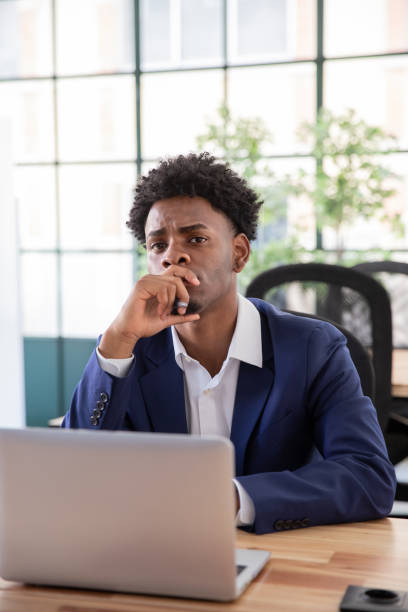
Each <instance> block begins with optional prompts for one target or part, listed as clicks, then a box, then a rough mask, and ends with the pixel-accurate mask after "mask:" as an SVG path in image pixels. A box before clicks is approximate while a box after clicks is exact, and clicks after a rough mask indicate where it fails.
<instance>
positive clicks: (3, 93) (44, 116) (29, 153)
mask: <svg viewBox="0 0 408 612" xmlns="http://www.w3.org/2000/svg"><path fill="white" fill-rule="evenodd" d="M52 94H53V92H52V82H51V81H20V82H17V81H15V82H12V83H0V115H4V116H9V117H12V120H13V145H14V161H15V162H50V161H54V107H53V95H52Z"/></svg>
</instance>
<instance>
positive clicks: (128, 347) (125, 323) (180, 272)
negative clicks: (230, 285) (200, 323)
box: [99, 265, 200, 359]
mask: <svg viewBox="0 0 408 612" xmlns="http://www.w3.org/2000/svg"><path fill="white" fill-rule="evenodd" d="M199 284H200V281H199V280H198V278H197V276H196V275H195V274H194V272H192V271H191V270H189V269H187V268H185V267H184V266H175V265H174V266H169V267H168V268H167V269H166V270H165V271H164V272H163V273H162V274H147V275H146V276H143V277H142V278H141V279H140V280H139V281H138V282H137V283H136V285H135V286H134V288H133V290H132V292H131V294H130V295H129V297H128V299H127V300H126V302H125V304H124V305H123V307H122V309H121V311H120V313H119V314H118V316H117V317H116V319H115V320H114V321H113V322H112V324H111V325H110V326H109V327H108V329H107V330H106V332H105V333H104V334H103V336H102V339H101V342H100V344H99V350H100V352H101V354H102V355H103V356H104V357H106V358H108V359H109V358H111V359H115V358H116V359H123V358H126V357H130V356H131V355H132V351H133V348H134V346H135V344H136V342H137V341H138V340H139V338H148V337H150V336H153V335H154V334H157V333H158V332H160V331H161V330H162V329H164V328H165V327H169V326H170V325H175V324H180V323H189V322H192V321H197V320H198V319H199V318H200V315H198V314H190V315H186V314H185V312H186V307H185V306H183V307H180V308H178V310H177V311H178V313H179V314H177V315H172V314H171V311H172V310H173V306H174V302H175V301H176V300H179V301H181V302H185V303H186V304H188V302H189V300H190V296H189V294H188V291H187V287H188V286H189V285H190V286H198V285H199Z"/></svg>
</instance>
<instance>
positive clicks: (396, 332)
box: [353, 261, 408, 348]
mask: <svg viewBox="0 0 408 612" xmlns="http://www.w3.org/2000/svg"><path fill="white" fill-rule="evenodd" d="M353 269H354V270H359V271H360V272H364V273H365V274H369V275H370V276H374V278H375V279H376V280H377V281H379V282H380V283H381V284H382V285H383V286H384V287H385V289H386V290H387V292H388V295H389V296H390V299H391V311H392V340H393V346H394V348H396V347H398V348H408V263H405V262H402V261H367V262H364V263H360V264H357V265H356V266H353Z"/></svg>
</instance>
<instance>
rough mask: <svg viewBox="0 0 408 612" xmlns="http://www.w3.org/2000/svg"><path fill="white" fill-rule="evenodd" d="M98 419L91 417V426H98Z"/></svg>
mask: <svg viewBox="0 0 408 612" xmlns="http://www.w3.org/2000/svg"><path fill="white" fill-rule="evenodd" d="M97 424H98V419H97V418H96V417H95V416H91V425H97Z"/></svg>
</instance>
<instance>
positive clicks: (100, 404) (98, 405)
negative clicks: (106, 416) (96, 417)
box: [96, 400, 105, 412]
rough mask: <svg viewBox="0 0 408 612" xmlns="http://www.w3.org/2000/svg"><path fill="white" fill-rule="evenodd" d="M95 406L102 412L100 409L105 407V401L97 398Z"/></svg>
mask: <svg viewBox="0 0 408 612" xmlns="http://www.w3.org/2000/svg"><path fill="white" fill-rule="evenodd" d="M96 407H97V409H98V410H100V411H101V412H102V410H103V409H104V408H105V402H102V401H101V400H98V401H97V402H96Z"/></svg>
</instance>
